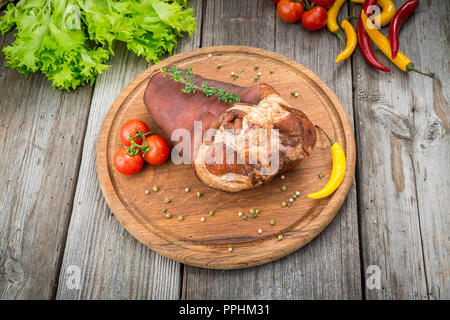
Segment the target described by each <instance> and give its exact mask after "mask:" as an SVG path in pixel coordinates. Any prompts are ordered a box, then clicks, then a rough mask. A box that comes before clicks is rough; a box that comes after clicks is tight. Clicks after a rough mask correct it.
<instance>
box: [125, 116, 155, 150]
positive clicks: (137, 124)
mask: <svg viewBox="0 0 450 320" xmlns="http://www.w3.org/2000/svg"><path fill="white" fill-rule="evenodd" d="M137 131H141V132H142V133H147V132H149V131H150V130H149V129H148V127H147V125H146V124H145V123H144V122H142V121H141V120H137V119H132V120H128V121H127V122H125V123H124V124H123V125H122V127H121V128H120V132H119V138H120V141H122V143H123V145H124V146H126V147H129V146H130V145H131V141H130V140H128V137H132V136H135V135H136V132H137ZM133 140H134V142H136V143H137V144H141V143H142V141H141V140H142V139H141V138H139V137H136V138H134V139H133Z"/></svg>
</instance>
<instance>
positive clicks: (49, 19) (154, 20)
mask: <svg viewBox="0 0 450 320" xmlns="http://www.w3.org/2000/svg"><path fill="white" fill-rule="evenodd" d="M187 5H188V0H21V1H19V2H18V3H17V4H16V5H14V4H9V5H8V6H7V10H6V11H5V14H4V16H2V17H0V33H2V34H3V35H4V34H5V33H7V32H9V31H11V30H12V29H14V28H16V35H15V41H14V43H13V44H12V45H10V46H6V47H5V48H3V52H4V54H5V57H6V59H7V61H8V66H9V67H11V68H14V69H16V70H18V71H19V72H21V73H23V74H26V75H28V74H29V73H31V72H37V71H41V72H42V73H43V74H44V75H46V76H47V77H48V79H49V80H51V81H52V83H53V87H54V88H58V89H66V90H69V89H75V88H76V87H78V86H80V85H85V84H92V83H93V82H94V81H95V78H96V76H97V75H98V74H100V73H102V72H103V71H105V70H106V69H107V68H108V67H109V66H108V65H106V62H107V61H108V59H109V56H110V55H111V54H114V51H113V42H114V41H115V40H118V41H123V42H125V43H126V44H127V47H128V49H129V50H131V51H133V52H135V53H136V54H137V55H138V56H142V57H144V58H145V59H146V60H147V61H153V62H157V61H159V59H160V57H161V56H162V55H164V54H168V53H169V54H170V53H172V50H173V48H174V47H175V46H176V44H177V41H178V39H179V38H180V37H182V36H183V34H184V33H188V34H189V35H191V34H192V33H193V32H194V31H195V25H196V20H195V17H194V14H193V10H192V9H186V6H187Z"/></svg>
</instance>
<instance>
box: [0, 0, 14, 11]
mask: <svg viewBox="0 0 450 320" xmlns="http://www.w3.org/2000/svg"><path fill="white" fill-rule="evenodd" d="M13 1H14V0H0V9H1V8H2V7H3V6H6V5H7V4H8V2H13Z"/></svg>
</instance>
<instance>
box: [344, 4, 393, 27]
mask: <svg viewBox="0 0 450 320" xmlns="http://www.w3.org/2000/svg"><path fill="white" fill-rule="evenodd" d="M351 1H352V2H355V3H364V0H351ZM377 5H378V6H379V7H380V8H381V13H380V14H379V16H376V17H375V18H374V22H375V23H376V24H377V25H378V24H379V25H380V26H381V27H385V26H387V25H388V24H389V23H390V22H391V20H392V18H394V15H395V12H396V9H395V5H394V3H393V2H392V1H391V0H378V1H377Z"/></svg>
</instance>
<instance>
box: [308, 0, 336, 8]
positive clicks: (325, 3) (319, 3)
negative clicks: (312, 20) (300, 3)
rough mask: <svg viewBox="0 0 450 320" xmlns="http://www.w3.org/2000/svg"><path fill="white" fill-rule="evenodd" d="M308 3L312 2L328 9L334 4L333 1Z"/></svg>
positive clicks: (313, 0)
mask: <svg viewBox="0 0 450 320" xmlns="http://www.w3.org/2000/svg"><path fill="white" fill-rule="evenodd" d="M310 2H314V3H315V4H318V5H320V6H324V7H325V8H327V9H330V7H331V6H332V5H333V4H334V2H335V0H310Z"/></svg>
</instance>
